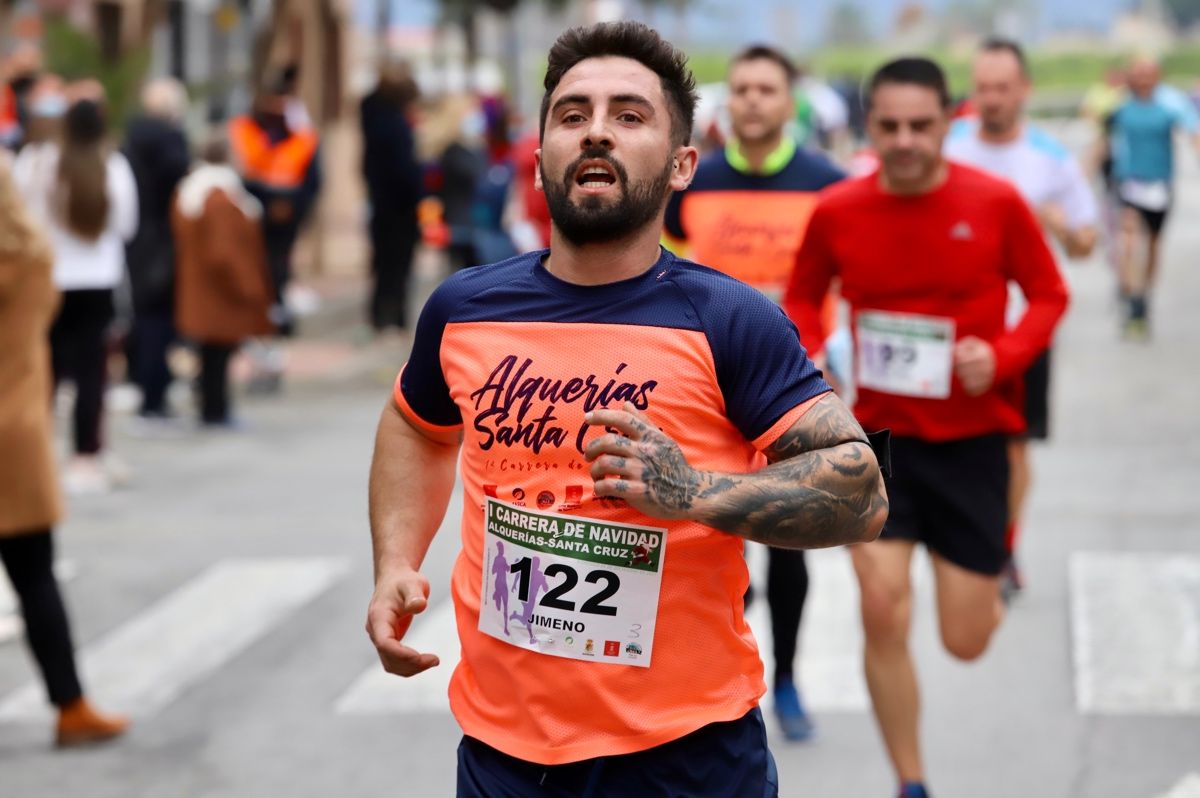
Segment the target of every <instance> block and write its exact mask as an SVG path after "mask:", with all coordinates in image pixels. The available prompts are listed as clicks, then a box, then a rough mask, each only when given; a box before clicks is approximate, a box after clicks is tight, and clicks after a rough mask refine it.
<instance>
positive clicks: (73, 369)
mask: <svg viewBox="0 0 1200 798" xmlns="http://www.w3.org/2000/svg"><path fill="white" fill-rule="evenodd" d="M112 320H113V297H112V290H111V289H107V288H105V289H96V290H93V289H86V290H79V291H64V292H63V295H62V307H61V308H60V309H59V311H58V318H56V319H55V320H54V325H53V326H52V327H51V328H50V350H51V354H52V359H53V364H54V382H55V384H57V383H59V382H61V381H62V380H64V379H65V380H71V381H72V382H74V383H75V409H74V423H73V428H74V435H75V452H76V453H77V454H83V455H92V454H96V453H98V452H99V451H100V445H101V440H100V418H101V415H102V413H103V410H104V385H105V381H106V368H107V364H106V361H107V358H108V351H107V341H106V339H105V335H106V333H107V331H108V325H109V324H110V323H111V322H112Z"/></svg>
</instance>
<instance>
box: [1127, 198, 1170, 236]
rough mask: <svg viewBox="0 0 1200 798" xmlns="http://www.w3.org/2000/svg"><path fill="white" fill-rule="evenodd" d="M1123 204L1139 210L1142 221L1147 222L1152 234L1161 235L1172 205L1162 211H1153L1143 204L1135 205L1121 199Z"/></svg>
mask: <svg viewBox="0 0 1200 798" xmlns="http://www.w3.org/2000/svg"><path fill="white" fill-rule="evenodd" d="M1121 204H1122V205H1124V206H1125V207H1126V208H1132V209H1133V210H1135V211H1137V212H1138V216H1141V217H1142V222H1143V223H1145V225H1146V229H1147V230H1148V231H1149V232H1150V234H1151V235H1159V234H1160V233H1162V229H1163V226H1164V225H1165V224H1166V223H1167V214H1169V213H1170V212H1171V206H1169V205H1168V206H1167V207H1166V208H1163V209H1162V210H1160V211H1152V210H1150V209H1148V208H1143V207H1142V206H1141V205H1134V204H1133V203H1132V202H1129V201H1128V200H1124V199H1123V200H1121Z"/></svg>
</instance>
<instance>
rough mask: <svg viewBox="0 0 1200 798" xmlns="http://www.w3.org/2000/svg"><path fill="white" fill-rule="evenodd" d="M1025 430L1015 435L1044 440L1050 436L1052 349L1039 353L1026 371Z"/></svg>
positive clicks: (1027, 438)
mask: <svg viewBox="0 0 1200 798" xmlns="http://www.w3.org/2000/svg"><path fill="white" fill-rule="evenodd" d="M1024 381H1025V389H1024V398H1025V404H1024V406H1023V407H1022V411H1023V413H1024V415H1025V432H1024V434H1022V435H1017V436H1014V437H1017V438H1024V439H1026V440H1037V441H1044V440H1046V439H1047V438H1049V437H1050V350H1049V349H1047V350H1046V351H1045V352H1042V354H1040V355H1038V359H1037V360H1035V361H1033V365H1032V366H1030V367H1029V369H1028V370H1027V371H1026V372H1025V377H1024Z"/></svg>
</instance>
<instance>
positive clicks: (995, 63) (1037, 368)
mask: <svg viewBox="0 0 1200 798" xmlns="http://www.w3.org/2000/svg"><path fill="white" fill-rule="evenodd" d="M971 83H972V88H971V102H972V105H974V107H975V110H976V113H977V114H978V116H977V117H975V118H967V119H959V120H956V121H955V122H954V125H953V126H952V127H951V128H950V135H949V136H948V137H947V138H946V155H947V157H949V158H950V159H951V160H955V161H959V162H962V163H966V164H970V165H972V166H975V167H978V168H979V169H983V170H984V171H986V172H991V173H992V174H994V175H996V176H997V177H1003V178H1006V179H1008V180H1010V181H1012V183H1013V184H1014V185H1015V186H1016V187H1017V190H1018V191H1020V192H1021V195H1022V196H1023V197H1025V201H1026V202H1028V203H1029V206H1030V208H1031V209H1032V210H1033V212H1034V213H1035V214H1036V215H1037V217H1038V219H1039V220H1040V221H1041V223H1042V228H1043V230H1044V231H1045V232H1046V234H1047V236H1049V237H1050V238H1052V239H1053V240H1055V241H1057V242H1058V243H1059V244H1060V245H1061V246H1062V249H1063V251H1064V252H1065V253H1066V255H1067V257H1069V258H1073V259H1076V258H1086V257H1087V256H1088V255H1090V254H1091V253H1092V249H1093V248H1094V247H1095V246H1096V238H1097V232H1096V228H1097V224H1098V222H1099V211H1098V210H1097V208H1096V199H1095V197H1094V196H1093V195H1092V189H1091V186H1090V185H1089V184H1088V181H1087V178H1086V177H1084V175H1083V170H1082V169H1080V167H1079V164H1078V163H1077V162H1076V160H1075V159H1074V158H1073V157H1072V156H1071V153H1070V152H1069V151H1068V150H1067V148H1066V147H1064V146H1063V145H1062V144H1060V143H1059V142H1058V141H1057V140H1055V139H1054V138H1052V137H1051V136H1050V135H1049V134H1048V133H1046V132H1045V131H1043V130H1041V129H1039V128H1037V127H1034V126H1033V125H1031V124H1029V122H1028V121H1026V119H1025V102H1026V101H1027V100H1028V98H1029V94H1030V91H1031V90H1032V83H1031V81H1030V76H1029V66H1028V62H1027V61H1026V59H1025V53H1024V51H1023V50H1022V49H1021V46H1020V45H1018V44H1017V43H1016V42H1013V41H1010V40H1008V39H1001V38H992V39H988V40H987V41H985V42H984V43H983V46H982V47H980V49H979V52H978V53H977V54H976V55H975V63H974V65H973V66H972V70H971ZM1013 299H1016V297H1013ZM1020 309H1021V306H1020V304H1019V302H1015V301H1010V305H1009V318H1013V317H1014V310H1015V311H1018V312H1019V311H1020ZM1023 381H1024V384H1025V386H1024V403H1023V406H1024V413H1025V430H1024V432H1022V433H1019V434H1017V435H1014V436H1013V437H1011V438H1009V440H1008V465H1009V490H1008V498H1009V500H1008V510H1009V516H1008V529H1007V532H1006V534H1005V542H1006V544H1007V548H1008V554H1009V561H1008V565H1007V566H1006V567H1005V570H1004V582H1003V590H1004V596H1005V598H1006V599H1007V598H1008V597H1009V596H1011V594H1012V593H1015V592H1016V591H1019V590H1020V589H1021V587H1022V584H1023V580H1022V579H1021V572H1020V569H1019V568H1018V567H1017V563H1016V559H1015V557H1014V551H1015V549H1016V539H1017V531H1018V530H1019V529H1020V523H1021V519H1022V513H1023V510H1024V508H1025V499H1026V497H1027V496H1028V495H1029V487H1030V484H1031V483H1032V480H1033V475H1032V471H1031V468H1030V463H1029V440H1030V439H1033V440H1046V438H1047V437H1049V433H1050V350H1049V349H1047V350H1046V351H1045V352H1043V353H1042V354H1041V355H1039V356H1038V359H1037V360H1035V361H1034V362H1033V365H1032V366H1030V367H1029V369H1028V370H1027V371H1026V372H1025V375H1024V379H1023Z"/></svg>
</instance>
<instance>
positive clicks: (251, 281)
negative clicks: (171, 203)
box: [171, 139, 273, 426]
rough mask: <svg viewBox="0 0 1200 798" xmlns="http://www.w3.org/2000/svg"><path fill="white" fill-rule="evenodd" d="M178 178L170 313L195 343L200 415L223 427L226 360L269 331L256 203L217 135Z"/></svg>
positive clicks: (267, 293) (226, 399)
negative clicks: (191, 167)
mask: <svg viewBox="0 0 1200 798" xmlns="http://www.w3.org/2000/svg"><path fill="white" fill-rule="evenodd" d="M203 154H204V163H202V164H200V165H199V166H197V167H196V168H195V169H194V170H193V171H192V173H191V174H189V175H188V176H187V177H185V178H184V179H183V182H182V183H180V184H179V190H178V191H177V192H176V195H175V207H174V208H173V209H172V213H171V227H172V230H173V232H174V237H175V263H176V265H175V270H176V274H175V314H176V323H177V326H178V328H179V332H180V333H181V334H182V335H183V336H185V337H186V338H190V339H191V340H193V341H195V342H196V343H197V344H199V347H200V408H201V413H200V420H201V422H202V423H203V424H204V425H206V426H228V425H229V424H230V421H231V419H230V413H229V378H228V374H229V361H230V359H231V358H232V357H233V354H234V352H236V351H237V348H238V346H239V345H240V344H241V343H242V341H244V340H245V339H247V338H251V337H254V336H258V335H268V334H270V333H271V332H273V328H272V325H271V322H270V321H269V318H268V313H269V312H270V307H271V301H272V293H271V285H270V282H269V277H268V273H267V253H266V247H265V244H264V243H263V234H262V226H261V224H260V223H259V220H260V219H261V217H262V206H261V205H260V204H259V202H258V200H256V199H255V198H254V197H253V196H251V195H250V193H249V192H247V191H246V190H245V188H243V186H242V180H241V178H240V177H239V176H238V174H237V172H235V171H234V170H233V169H232V168H231V167H230V166H229V165H228V164H227V159H228V147H227V145H226V144H225V143H224V142H223V141H222V140H220V139H214V140H212V141H210V142H209V143H208V144H207V145H206V146H205V148H204V153H203Z"/></svg>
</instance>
